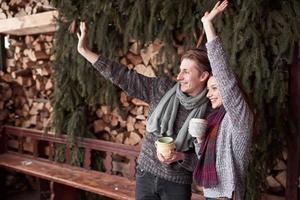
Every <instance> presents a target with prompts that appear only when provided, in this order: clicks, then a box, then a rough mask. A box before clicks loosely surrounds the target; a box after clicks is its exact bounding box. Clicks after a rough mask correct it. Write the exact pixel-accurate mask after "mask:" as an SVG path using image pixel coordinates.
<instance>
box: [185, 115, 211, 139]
mask: <svg viewBox="0 0 300 200" xmlns="http://www.w3.org/2000/svg"><path fill="white" fill-rule="evenodd" d="M206 130H207V120H206V119H200V118H192V119H191V120H190V122H189V134H190V135H191V136H192V137H197V138H202V137H203V136H204V135H205V133H206Z"/></svg>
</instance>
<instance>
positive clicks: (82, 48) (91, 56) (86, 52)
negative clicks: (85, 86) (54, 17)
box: [77, 22, 99, 64]
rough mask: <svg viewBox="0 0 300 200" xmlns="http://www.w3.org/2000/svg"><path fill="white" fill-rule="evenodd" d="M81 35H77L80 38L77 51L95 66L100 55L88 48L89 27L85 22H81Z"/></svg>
mask: <svg viewBox="0 0 300 200" xmlns="http://www.w3.org/2000/svg"><path fill="white" fill-rule="evenodd" d="M79 28H80V33H77V37H78V44H77V51H78V52H79V53H80V54H81V55H82V56H83V57H84V58H85V59H87V60H88V61H89V62H90V63H92V64H94V63H95V62H96V61H97V59H98V58H99V55H98V54H96V53H94V52H92V51H91V50H90V49H89V48H88V46H87V27H86V24H85V22H80V27H79Z"/></svg>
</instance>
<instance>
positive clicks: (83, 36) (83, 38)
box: [77, 22, 87, 53]
mask: <svg viewBox="0 0 300 200" xmlns="http://www.w3.org/2000/svg"><path fill="white" fill-rule="evenodd" d="M79 28H80V33H77V37H78V44H77V51H78V52H79V53H81V52H83V51H84V50H86V49H87V27H86V24H85V22H80V27H79Z"/></svg>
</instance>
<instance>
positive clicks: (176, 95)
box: [77, 23, 211, 200]
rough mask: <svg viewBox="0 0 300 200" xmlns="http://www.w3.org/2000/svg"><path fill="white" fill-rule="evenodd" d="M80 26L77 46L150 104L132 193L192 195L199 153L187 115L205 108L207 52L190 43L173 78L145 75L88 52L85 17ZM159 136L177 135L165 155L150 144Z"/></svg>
mask: <svg viewBox="0 0 300 200" xmlns="http://www.w3.org/2000/svg"><path fill="white" fill-rule="evenodd" d="M80 31H81V34H79V33H78V39H79V41H78V47H77V49H78V52H79V53H80V54H81V55H82V56H83V57H85V58H86V59H87V60H88V61H89V62H90V63H92V64H93V66H94V68H96V69H97V70H98V71H99V72H100V73H101V74H102V76H104V77H105V78H106V79H108V80H110V81H112V82H113V83H114V84H115V85H117V86H119V87H120V88H121V89H122V90H124V91H126V92H127V93H128V94H129V95H130V96H132V97H135V98H139V99H141V100H143V101H145V102H147V103H148V104H149V105H150V109H149V118H148V122H147V125H146V133H145V136H144V141H143V145H142V148H141V152H140V155H139V158H138V167H137V173H136V191H135V196H136V199H138V200H142V199H151V200H152V199H153V200H155V199H162V200H169V199H172V200H177V199H178V200H189V199H191V183H192V181H193V179H192V173H193V170H194V168H195V165H196V162H197V156H196V154H195V152H194V146H193V138H192V137H191V136H190V135H189V134H188V124H189V121H190V119H191V118H193V117H198V118H204V115H205V113H206V108H207V105H208V99H207V98H206V93H207V89H206V82H207V79H208V77H209V73H210V71H211V70H210V65H209V61H208V58H207V55H206V52H205V51H201V50H198V49H192V50H189V51H187V52H186V53H185V54H184V55H183V57H182V59H181V65H180V73H179V74H178V77H177V83H176V82H174V81H172V80H169V79H167V78H162V77H155V78H150V77H146V76H143V75H141V74H138V73H136V72H135V71H134V70H129V69H128V68H127V67H126V66H124V65H122V64H120V63H117V62H114V61H111V60H109V59H107V58H104V57H102V56H100V55H98V54H96V53H94V52H92V51H91V50H90V49H89V48H88V47H87V42H86V41H87V38H86V35H87V33H86V32H87V29H86V25H85V23H81V24H80ZM162 136H169V137H172V138H173V139H174V141H175V146H176V150H175V151H173V152H172V154H171V156H170V157H169V158H168V159H165V158H164V157H163V156H162V155H161V154H159V153H157V152H156V148H155V145H154V143H155V141H156V140H157V139H158V138H159V137H162Z"/></svg>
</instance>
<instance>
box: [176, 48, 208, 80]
mask: <svg viewBox="0 0 300 200" xmlns="http://www.w3.org/2000/svg"><path fill="white" fill-rule="evenodd" d="M184 58H187V59H191V60H193V61H195V62H196V63H197V66H198V67H199V70H200V71H207V72H209V74H211V67H210V63H209V60H208V57H207V53H206V51H205V50H202V49H196V48H193V49H189V50H187V51H186V52H185V53H184V54H183V55H182V57H181V61H182V60H183V59H184Z"/></svg>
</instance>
